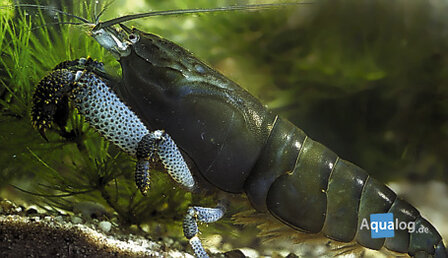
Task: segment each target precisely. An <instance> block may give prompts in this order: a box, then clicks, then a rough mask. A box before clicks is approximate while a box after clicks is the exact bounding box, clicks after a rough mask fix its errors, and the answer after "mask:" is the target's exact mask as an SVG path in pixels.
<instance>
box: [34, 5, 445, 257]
mask: <svg viewBox="0 0 448 258" xmlns="http://www.w3.org/2000/svg"><path fill="white" fill-rule="evenodd" d="M144 15H145V14H143V15H140V16H138V17H141V16H144ZM146 16H150V15H146ZM138 17H136V16H133V17H130V16H125V17H120V18H117V19H113V20H109V21H106V22H103V23H98V24H96V25H92V29H91V31H90V35H91V36H92V37H94V38H95V39H96V40H97V41H98V43H99V44H101V45H102V46H103V47H104V48H106V49H107V50H108V51H110V52H111V53H112V54H113V55H114V56H116V57H117V60H118V62H120V64H121V68H122V79H121V81H120V82H119V84H118V85H119V86H118V89H119V92H120V97H118V95H116V93H115V92H114V91H113V90H112V89H111V87H110V85H109V80H108V79H107V75H106V74H105V72H104V70H103V68H102V64H101V63H99V62H96V61H93V60H92V59H89V58H88V59H77V60H74V61H66V62H64V63H62V64H60V65H58V66H57V67H56V68H55V69H54V70H53V71H52V72H51V73H50V74H49V75H47V76H46V77H45V78H43V79H42V81H40V83H39V84H38V86H37V89H36V92H35V95H34V98H33V101H34V106H33V110H32V119H33V122H34V125H35V127H36V128H37V129H38V130H40V131H41V132H42V133H43V132H44V131H45V129H46V128H48V126H49V125H50V124H51V123H52V122H54V116H55V114H56V113H58V109H59V104H60V103H61V102H62V99H64V98H66V99H70V100H71V101H73V103H74V105H75V107H76V108H77V109H78V111H79V112H80V113H81V114H82V115H84V116H85V117H86V120H87V121H88V122H89V123H90V125H91V126H93V127H94V128H96V129H97V130H98V131H99V132H100V133H101V134H102V135H103V136H104V137H105V138H106V139H108V140H109V141H111V142H113V143H114V144H115V145H117V146H118V147H120V148H121V149H122V150H123V151H125V152H127V153H128V154H130V155H132V156H135V157H136V158H137V164H136V171H135V181H136V184H137V187H138V188H139V189H140V191H141V192H142V194H146V193H147V192H148V191H149V183H150V177H149V170H150V169H151V167H153V165H154V163H156V162H161V163H162V164H163V166H164V168H165V169H166V171H167V172H168V173H169V175H170V176H171V177H172V179H174V181H175V182H176V183H178V184H180V185H182V186H184V187H185V188H186V189H189V190H191V191H196V190H198V189H201V188H202V187H208V188H213V189H216V191H220V192H223V193H230V194H240V193H244V194H245V195H246V196H247V198H248V199H249V201H250V203H251V204H252V206H253V208H254V209H255V210H257V211H258V212H263V213H266V214H267V216H273V217H274V218H276V219H278V220H279V221H281V222H282V223H284V224H286V225H288V226H289V227H291V228H293V229H295V230H297V231H301V232H305V233H321V234H323V235H324V236H326V237H328V238H330V239H333V240H336V241H340V242H344V243H348V242H356V243H357V244H359V245H361V246H363V247H367V248H371V249H376V250H378V249H381V248H383V247H384V248H386V249H388V250H390V251H394V252H398V253H402V254H409V255H410V256H418V257H429V256H434V257H446V256H447V252H446V249H445V246H444V243H443V240H442V238H441V236H440V234H439V233H438V232H437V230H436V229H435V228H434V227H433V226H432V225H431V224H430V223H429V222H428V221H427V220H425V219H424V218H423V217H422V216H421V215H420V213H419V212H418V211H417V210H416V209H415V208H414V207H413V206H412V205H410V204H409V203H407V202H406V201H404V200H402V199H400V198H398V197H397V196H396V194H395V193H394V192H393V191H392V190H391V189H389V188H388V187H387V186H386V185H384V184H383V183H381V182H379V181H377V180H375V179H374V178H372V177H370V176H369V175H368V174H367V173H366V172H365V171H364V170H363V169H361V168H359V167H357V166H356V165H354V164H352V163H350V162H348V161H346V160H343V159H341V158H339V156H338V155H337V154H335V153H334V152H333V151H331V150H330V149H328V148H326V147H325V146H323V145H322V144H320V143H318V142H316V141H314V140H312V139H311V138H309V137H308V136H307V135H306V134H305V133H304V132H303V131H302V130H301V129H299V128H298V127H296V126H295V125H294V124H292V123H291V122H289V121H288V120H286V119H284V118H282V117H280V116H278V115H276V114H275V113H273V112H272V111H271V110H269V109H267V108H266V107H265V106H263V104H262V103H260V101H259V100H258V99H256V98H255V97H253V96H252V95H251V94H250V93H249V92H247V91H246V90H244V89H243V88H242V87H240V86H239V85H238V84H236V83H235V82H233V81H231V80H230V79H228V78H227V77H225V76H224V75H222V74H220V73H219V72H217V71H216V70H214V69H213V68H211V67H209V66H208V65H206V64H205V63H204V62H202V61H200V60H198V59H197V58H196V57H194V56H193V55H192V54H191V53H190V52H188V51H187V50H185V49H184V48H182V47H180V46H178V45H176V44H175V43H173V42H171V41H169V40H166V39H164V38H161V37H159V36H156V35H154V34H150V33H146V32H143V31H140V30H138V29H135V28H133V29H130V28H128V27H126V26H125V25H123V24H122V22H124V21H126V20H129V19H133V18H138ZM117 24H119V25H120V26H121V28H114V27H113V26H115V25H117ZM124 103H127V104H124ZM187 164H188V165H187ZM226 206H227V202H226V201H225V200H224V201H223V202H222V203H221V204H219V205H218V206H217V207H213V208H209V207H198V206H192V207H191V208H189V209H188V211H186V215H185V218H184V221H183V230H184V235H185V237H186V238H187V239H189V241H190V244H191V246H192V248H193V251H194V253H195V255H196V256H198V257H206V256H207V253H206V251H205V250H204V248H203V247H202V244H201V241H200V239H199V238H198V233H199V230H198V225H197V224H198V222H204V223H211V222H215V221H217V220H219V219H220V218H222V217H223V216H224V215H225V210H226ZM383 215H384V216H386V215H388V216H386V217H387V218H393V219H394V221H395V220H398V221H399V222H404V223H407V224H409V223H413V225H414V226H415V228H416V229H420V230H414V231H411V230H409V229H408V228H405V229H403V228H394V229H393V232H394V236H393V237H387V238H385V237H375V235H374V234H373V232H372V230H373V229H372V228H371V227H369V226H371V225H373V223H374V222H378V221H376V219H377V218H378V216H380V217H381V216H383ZM386 217H382V218H386Z"/></svg>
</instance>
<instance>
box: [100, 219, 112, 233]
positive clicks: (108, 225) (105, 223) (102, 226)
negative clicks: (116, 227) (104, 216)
mask: <svg viewBox="0 0 448 258" xmlns="http://www.w3.org/2000/svg"><path fill="white" fill-rule="evenodd" d="M98 227H99V228H100V229H101V230H102V231H104V232H106V233H107V232H109V231H110V229H111V227H112V224H111V223H110V222H109V221H101V222H100V223H99V224H98Z"/></svg>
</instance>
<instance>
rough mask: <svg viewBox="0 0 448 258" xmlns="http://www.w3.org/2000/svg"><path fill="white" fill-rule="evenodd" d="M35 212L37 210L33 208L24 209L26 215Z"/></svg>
mask: <svg viewBox="0 0 448 258" xmlns="http://www.w3.org/2000/svg"><path fill="white" fill-rule="evenodd" d="M31 214H37V210H36V209H34V208H29V209H28V210H26V215H31Z"/></svg>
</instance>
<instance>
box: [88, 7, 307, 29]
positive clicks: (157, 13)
mask: <svg viewBox="0 0 448 258" xmlns="http://www.w3.org/2000/svg"><path fill="white" fill-rule="evenodd" d="M302 4H313V3H312V2H298V3H277V4H254V5H238V6H226V7H217V8H203V9H201V8H200V9H183V10H166V11H154V12H147V13H138V14H131V15H125V16H121V17H118V18H115V19H111V20H108V21H105V22H100V23H98V24H97V25H96V26H95V28H94V29H93V30H99V29H101V28H107V27H110V26H113V25H115V24H118V23H122V22H126V21H130V20H135V19H140V18H145V17H151V16H168V15H182V14H195V13H196V14H197V13H212V12H227V11H235V10H245V11H247V10H263V9H271V8H282V7H287V6H293V5H302Z"/></svg>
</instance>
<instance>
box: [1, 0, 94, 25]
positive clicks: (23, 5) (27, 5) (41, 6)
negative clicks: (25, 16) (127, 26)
mask: <svg viewBox="0 0 448 258" xmlns="http://www.w3.org/2000/svg"><path fill="white" fill-rule="evenodd" d="M12 7H33V8H37V9H43V10H48V11H52V12H56V13H59V14H63V15H66V16H69V17H73V18H76V19H78V20H80V21H82V22H83V23H91V22H90V21H89V20H87V19H84V18H82V17H80V16H76V15H74V14H71V13H67V12H64V11H61V10H59V9H57V8H54V7H51V6H45V5H38V4H16V5H13V6H6V7H0V8H12Z"/></svg>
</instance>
